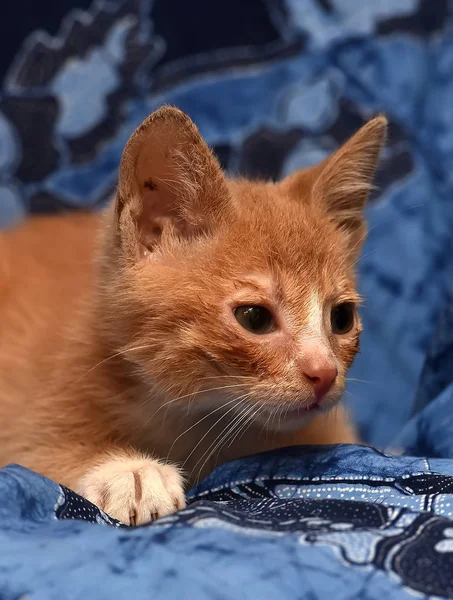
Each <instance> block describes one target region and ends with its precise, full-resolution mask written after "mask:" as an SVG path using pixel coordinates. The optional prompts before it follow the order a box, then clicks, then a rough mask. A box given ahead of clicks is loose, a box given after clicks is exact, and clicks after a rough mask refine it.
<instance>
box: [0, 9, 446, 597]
mask: <svg viewBox="0 0 453 600" xmlns="http://www.w3.org/2000/svg"><path fill="white" fill-rule="evenodd" d="M6 4H7V6H6ZM6 4H5V7H4V10H5V11H7V12H5V15H6V16H7V18H6V16H5V18H2V19H1V20H0V33H1V35H0V45H2V50H3V51H2V52H1V53H0V77H2V81H3V83H2V87H1V92H0V223H1V224H2V225H3V226H5V227H7V226H10V225H12V224H14V223H16V222H19V221H20V220H21V219H23V218H24V217H25V215H26V214H27V213H29V212H33V213H43V212H56V211H61V210H76V209H80V208H90V209H91V208H92V209H95V208H98V207H100V206H102V205H103V204H104V203H105V201H106V199H107V198H108V197H109V196H110V195H111V194H112V192H113V190H114V186H115V182H116V176H117V166H118V162H119V159H120V155H121V150H122V147H123V146H124V143H125V141H126V139H127V137H128V136H129V135H130V133H131V131H132V130H133V128H134V127H135V126H136V125H137V124H138V123H139V122H140V121H141V119H143V118H144V117H145V116H146V115H147V114H148V113H149V112H151V111H152V110H153V109H155V108H156V107H157V106H159V105H160V104H162V103H164V102H171V103H174V104H176V105H178V106H179V107H180V108H182V109H183V110H185V111H186V112H188V113H189V114H190V115H191V116H192V118H193V119H194V120H195V121H196V123H197V124H198V125H199V127H200V129H201V132H202V134H203V135H204V136H205V137H206V139H207V140H208V142H209V143H210V144H211V145H212V146H213V147H214V149H215V151H216V152H217V154H218V156H219V159H220V160H221V162H222V164H223V165H224V167H225V168H227V169H228V170H229V171H230V172H231V173H237V172H240V173H245V174H248V175H252V176H263V177H271V178H280V177H283V176H284V175H285V174H287V173H289V172H291V171H292V170H294V169H295V168H299V167H302V166H306V165H309V164H312V163H314V162H317V161H319V160H320V159H321V158H323V157H324V156H325V155H326V154H327V153H329V152H331V151H332V150H333V149H334V148H335V147H337V146H338V145H339V144H340V143H342V142H343V141H344V140H345V139H346V138H347V136H348V135H350V134H351V133H352V132H353V131H354V130H355V129H356V128H357V127H359V126H360V125H361V124H362V123H363V122H364V120H365V119H366V118H368V117H370V116H371V115H373V114H374V113H375V112H377V111H384V112H386V113H387V115H388V116H389V118H390V123H391V127H390V137H389V144H388V147H387V150H386V152H385V154H384V157H383V163H382V169H381V171H380V173H379V176H378V185H379V189H378V191H377V192H376V193H375V194H374V196H373V198H372V199H371V202H370V206H369V210H368V220H369V224H370V234H369V239H368V242H367V245H366V247H365V249H364V252H363V255H362V258H361V260H360V263H359V269H360V275H361V278H360V281H361V284H360V285H361V288H362V292H363V294H364V296H365V298H366V304H365V307H364V310H363V320H364V326H365V332H364V335H363V337H362V354H361V356H360V357H359V358H358V360H357V361H356V363H355V365H354V368H353V370H352V373H351V378H352V379H356V380H358V381H351V384H350V387H349V395H348V399H349V401H350V402H351V405H352V407H353V409H354V411H355V413H356V415H357V419H358V421H359V423H360V425H361V428H362V431H363V433H364V435H365V437H366V439H367V440H368V441H370V442H372V443H374V444H376V445H378V446H380V447H384V446H386V445H391V446H392V447H393V448H398V449H400V450H401V451H402V452H403V453H404V454H405V455H406V456H399V457H396V456H392V455H385V454H383V453H381V452H379V451H377V450H373V449H370V448H364V447H341V446H340V447H333V448H318V449H314V448H297V449H291V450H282V451H280V452H276V453H270V454H266V455H261V456H257V457H251V458H248V459H245V460H242V461H237V462H235V463H231V464H228V465H224V466H223V467H221V468H219V469H217V470H216V471H215V472H214V473H213V474H211V475H210V476H209V477H208V479H207V480H205V481H204V482H203V483H201V484H200V486H199V487H198V488H197V489H195V490H192V491H191V492H190V494H189V499H190V501H191V503H190V505H189V506H188V508H187V509H186V510H185V511H182V512H180V513H178V514H177V515H175V516H172V517H168V518H166V519H162V520H160V521H158V522H155V523H153V524H152V525H149V526H145V527H141V528H137V529H136V530H130V529H128V528H125V527H124V526H121V525H120V524H118V523H116V522H115V521H114V520H112V519H111V518H109V517H108V516H107V515H104V514H102V513H101V512H99V511H98V510H97V509H96V508H95V507H94V506H92V505H90V504H89V503H87V502H86V501H85V500H83V499H81V498H79V497H77V496H76V495H75V494H74V493H72V492H71V491H69V490H66V489H64V488H62V487H60V486H58V485H57V484H56V483H53V482H50V481H48V480H46V479H44V478H42V477H40V476H38V475H36V474H34V473H31V472H29V471H27V470H25V469H22V468H20V467H15V466H11V467H7V468H5V469H3V470H0V599H1V600H3V599H5V600H10V599H11V600H12V599H14V600H16V599H19V598H33V599H49V598H62V597H63V598H77V599H79V598H83V599H89V598H96V599H103V598H106V599H109V600H114V599H115V598H119V599H123V598H128V597H132V598H137V599H140V598H180V597H183V598H187V599H189V600H190V599H192V598H193V599H197V600H203V599H204V598H206V599H208V598H209V599H211V598H215V599H217V598H219V599H223V598H263V599H267V598H272V599H276V600H278V599H280V598H282V599H283V598H284V599H289V600H291V599H293V598H294V599H296V598H297V599H299V598H303V599H307V600H310V599H312V598H316V597H322V598H325V597H335V598H336V599H338V600H343V599H352V598H369V599H371V600H378V598H379V599H380V598H381V597H382V596H387V597H389V598H392V599H393V598H395V599H400V598H401V599H402V598H406V597H408V598H409V597H411V598H412V597H414V594H416V595H418V596H419V597H420V596H421V597H428V596H429V597H431V596H436V597H442V598H443V597H445V598H452V597H453V436H452V435H451V433H452V431H453V422H452V415H453V370H452V364H453V308H452V306H453V303H452V302H451V291H452V290H451V287H452V280H453V272H452V271H453V261H452V260H451V256H452V250H453V248H452V242H453V236H452V234H451V232H452V231H453V202H452V198H453V171H452V168H451V165H453V109H452V98H453V27H452V25H453V5H452V2H451V1H450V0H436V2H433V1H432V0H399V1H398V2H363V0H272V2H271V1H266V0H256V1H253V2H252V1H250V2H247V3H244V2H242V0H229V2H216V3H212V2H210V1H209V0H199V2H192V3H187V2H186V0H172V1H169V0H156V1H155V2H154V3H152V2H151V1H150V0H98V1H97V2H95V3H93V4H91V2H90V1H89V0H60V1H59V2H50V1H49V3H48V10H47V11H46V10H41V9H40V11H39V14H37V11H34V10H32V8H33V4H34V2H33V0H15V2H14V3H6ZM189 4H190V8H188V6H189ZM2 10H3V9H2ZM40 28H41V29H42V28H44V30H45V31H38V30H39V29H40ZM407 455H412V456H414V457H417V456H418V457H422V458H410V457H409V456H407ZM423 457H424V458H423Z"/></svg>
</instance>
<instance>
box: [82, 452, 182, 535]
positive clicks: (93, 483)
mask: <svg viewBox="0 0 453 600" xmlns="http://www.w3.org/2000/svg"><path fill="white" fill-rule="evenodd" d="M77 487H78V489H77V491H78V492H79V493H80V494H81V495H83V496H84V497H85V498H87V499H88V500H90V501H91V502H93V504H96V506H98V507H99V508H101V509H102V510H103V511H104V512H106V513H108V514H109V515H110V516H112V517H114V518H116V519H118V520H119V521H121V522H122V523H125V524H126V525H141V524H143V523H148V522H149V521H153V520H155V519H157V518H159V517H164V516H166V515H169V514H171V513H173V512H176V511H177V510H180V509H182V508H184V506H185V498H184V488H183V478H182V476H181V473H180V472H179V470H178V469H177V468H176V467H174V466H172V465H167V464H164V463H161V462H160V461H157V460H154V459H151V458H146V457H144V458H130V457H126V456H124V457H122V456H118V457H111V458H108V459H106V460H105V461H104V462H102V463H100V464H98V465H97V466H96V467H94V468H92V469H91V470H90V471H88V473H87V474H86V475H85V476H84V477H83V478H82V479H81V480H80V482H79V485H78V486H77Z"/></svg>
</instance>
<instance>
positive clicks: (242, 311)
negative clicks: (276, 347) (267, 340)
mask: <svg viewBox="0 0 453 600" xmlns="http://www.w3.org/2000/svg"><path fill="white" fill-rule="evenodd" d="M233 312H234V316H235V317H236V320H237V322H238V323H239V324H240V325H242V327H243V328H244V329H247V331H250V332H251V333H256V334H257V335H263V334H265V333H271V332H272V331H273V330H274V329H275V322H274V317H273V316H272V313H271V312H270V310H268V309H267V308H265V307H264V306H238V308H236V309H235V310H234V311H233Z"/></svg>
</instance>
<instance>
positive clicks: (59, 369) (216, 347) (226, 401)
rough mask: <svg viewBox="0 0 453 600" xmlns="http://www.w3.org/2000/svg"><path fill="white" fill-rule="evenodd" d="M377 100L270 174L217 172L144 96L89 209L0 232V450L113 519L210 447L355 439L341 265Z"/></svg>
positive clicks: (171, 501) (206, 460)
mask: <svg viewBox="0 0 453 600" xmlns="http://www.w3.org/2000/svg"><path fill="white" fill-rule="evenodd" d="M385 130H386V120H385V118H384V117H377V118H376V119H374V120H372V121H370V122H369V123H368V124H366V125H365V126H364V127H363V128H362V129H360V131H359V132H358V133H356V135H355V136H354V137H352V138H351V139H350V140H349V141H348V142H347V143H346V144H345V145H344V146H343V147H342V148H340V149H339V150H338V151H337V152H335V153H334V154H333V155H332V156H331V157H330V158H328V159H327V160H325V161H324V162H323V163H321V164H320V165H317V166H316V167H314V168H311V169H308V170H303V171H300V172H297V173H295V174H293V175H292V176H290V177H288V178H287V179H286V180H284V181H282V182H281V183H266V182H255V181H247V180H238V181H232V180H230V179H227V178H226V177H225V175H224V174H223V172H222V171H221V169H220V167H219V165H218V163H217V161H216V159H215V158H214V156H213V155H212V153H211V152H210V150H209V149H208V147H207V146H206V144H205V143H204V142H203V140H202V139H201V137H200V135H199V133H198V131H197V129H196V127H195V126H194V124H193V123H192V122H191V120H190V119H189V118H188V117H187V116H186V115H184V114H183V113H182V112H180V111H179V110H177V109H175V108H171V107H164V108H161V109H160V110H158V111H157V112H155V113H153V114H152V115H151V116H150V117H149V118H148V119H146V120H145V121H144V123H143V124H142V125H141V126H140V127H139V128H138V129H137V131H136V132H135V133H134V134H133V135H132V137H131V138H130V140H129V142H128V144H127V146H126V148H125V151H124V155H123V159H122V162H121V167H120V176H119V185H118V191H117V195H116V198H115V200H114V201H113V202H112V204H111V206H110V208H109V209H108V210H107V211H106V212H105V214H103V215H73V216H63V217H61V216H56V217H51V218H35V219H30V220H29V221H28V222H26V223H25V224H24V225H22V226H21V227H18V228H16V229H14V230H11V231H7V232H4V233H2V234H0V311H1V312H0V314H1V317H0V318H1V324H0V422H1V423H2V427H1V429H0V463H1V464H6V463H9V462H17V463H21V464H23V465H25V466H27V467H29V468H31V469H34V470H36V471H38V472H40V473H42V474H44V475H46V476H48V477H51V478H53V479H56V480H58V481H60V482H61V483H63V484H65V485H67V486H70V487H72V488H73V489H75V490H77V491H78V492H80V493H82V494H84V495H85V496H86V497H87V498H89V499H90V500H92V501H93V502H94V503H96V504H97V505H98V506H100V507H101V508H103V509H104V510H106V511H107V512H109V513H110V514H112V515H113V516H115V517H117V518H118V519H120V520H121V521H123V522H125V523H131V524H138V523H143V522H146V521H148V520H150V519H153V518H155V517H157V516H162V515H166V514H168V513H171V512H173V511H174V510H176V509H178V508H181V507H183V506H184V493H183V480H182V477H181V473H180V471H179V470H178V468H177V467H175V466H173V464H178V465H180V466H182V468H183V470H184V472H185V473H186V474H187V475H188V478H189V480H190V482H191V483H193V482H195V481H196V480H198V479H199V478H200V477H202V476H203V475H205V474H207V472H209V471H210V470H211V469H212V468H213V467H214V466H215V464H218V463H221V462H225V461H227V460H230V459H233V458H237V457H239V456H242V455H246V454H251V453H254V452H259V451H262V450H266V449H271V448H275V447H282V446H285V445H292V444H301V443H338V442H353V441H354V440H355V434H354V430H353V428H352V427H351V426H350V425H349V423H348V419H347V416H346V414H345V412H344V410H343V409H342V408H341V407H339V406H337V408H336V409H335V410H333V411H331V412H329V409H331V408H333V407H334V406H335V405H336V403H337V402H338V400H339V399H340V397H341V394H342V392H343V388H344V384H345V376H346V372H347V369H348V367H349V366H350V365H351V363H352V361H353V358H354V355H355V353H356V352H357V351H358V341H359V333H360V321H359V317H358V315H357V309H356V307H357V303H358V302H359V298H358V295H357V291H356V287H355V276H354V269H355V265H356V262H357V260H358V256H359V252H360V248H361V245H362V243H363V241H364V238H365V233H366V228H365V222H364V218H363V208H364V204H365V201H366V197H367V193H368V191H369V188H370V184H371V179H372V176H373V171H374V169H375V166H376V162H377V160H378V155H379V151H380V148H381V145H382V143H383V140H384V137H385Z"/></svg>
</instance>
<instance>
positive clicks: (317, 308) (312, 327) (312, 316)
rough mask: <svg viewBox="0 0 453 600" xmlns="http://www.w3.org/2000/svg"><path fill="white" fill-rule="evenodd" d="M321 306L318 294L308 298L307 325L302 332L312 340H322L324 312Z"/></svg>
mask: <svg viewBox="0 0 453 600" xmlns="http://www.w3.org/2000/svg"><path fill="white" fill-rule="evenodd" d="M323 308H324V307H323V304H322V302H321V299H320V297H319V294H318V292H313V293H312V294H311V296H310V302H309V308H308V323H307V327H306V328H305V330H304V335H305V336H307V334H308V335H309V336H310V337H314V338H324V337H325V331H324V310H323Z"/></svg>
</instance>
